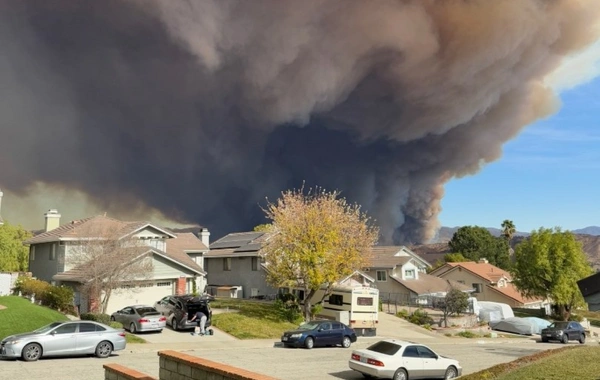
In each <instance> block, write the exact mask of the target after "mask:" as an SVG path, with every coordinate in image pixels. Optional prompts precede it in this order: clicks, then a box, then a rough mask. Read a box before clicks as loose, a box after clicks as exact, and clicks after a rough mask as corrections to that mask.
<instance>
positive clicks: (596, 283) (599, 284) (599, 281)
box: [577, 272, 600, 297]
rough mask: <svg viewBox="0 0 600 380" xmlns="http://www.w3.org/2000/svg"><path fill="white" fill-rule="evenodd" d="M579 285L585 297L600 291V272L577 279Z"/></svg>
mask: <svg viewBox="0 0 600 380" xmlns="http://www.w3.org/2000/svg"><path fill="white" fill-rule="evenodd" d="M577 286H578V287H579V290H580V291H581V295H582V296H584V297H588V296H591V295H594V294H596V293H600V272H598V273H596V274H593V275H591V276H589V277H586V278H584V279H581V280H579V281H577Z"/></svg>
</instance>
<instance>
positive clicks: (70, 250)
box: [25, 210, 209, 314]
mask: <svg viewBox="0 0 600 380" xmlns="http://www.w3.org/2000/svg"><path fill="white" fill-rule="evenodd" d="M60 216H61V215H60V214H59V213H58V211H56V210H49V211H48V212H47V213H46V214H45V218H46V219H45V221H46V223H45V229H44V231H43V232H41V233H40V234H38V235H36V236H34V237H32V238H30V239H29V240H27V241H25V244H29V271H30V272H31V273H32V275H33V276H34V277H36V278H38V279H40V280H44V281H47V282H50V283H53V284H56V285H61V284H62V285H67V286H70V287H73V288H74V290H75V300H74V302H75V305H76V306H78V307H79V310H80V312H87V311H88V310H89V309H90V306H91V305H90V302H91V301H90V300H88V299H87V297H86V296H85V295H84V294H80V293H79V292H78V290H79V284H81V283H84V282H85V281H87V280H88V279H86V278H85V276H84V275H83V273H85V271H84V270H82V268H80V266H81V265H83V264H81V265H77V266H75V265H73V262H74V261H73V257H74V255H78V252H79V251H81V249H82V248H79V247H81V246H84V247H85V244H87V245H90V244H93V243H89V242H90V241H94V240H102V239H107V238H106V237H102V236H98V234H100V232H101V231H106V230H111V231H115V233H114V235H113V236H111V237H110V238H111V239H112V238H115V239H119V240H120V239H128V241H130V242H132V243H133V242H135V246H134V247H132V248H131V249H135V250H136V252H138V253H139V255H138V256H139V257H147V258H150V259H151V262H152V266H151V267H152V273H149V276H148V277H147V278H145V279H144V280H143V281H139V282H136V283H127V284H123V285H122V286H120V287H119V288H117V289H115V290H113V292H112V294H111V296H110V299H109V302H108V305H107V310H106V311H107V313H109V314H110V313H112V312H114V311H117V310H119V309H121V308H124V307H126V306H129V305H132V304H150V305H153V304H154V302H156V301H158V300H160V299H161V298H163V297H165V296H168V295H172V294H176V293H191V292H192V290H193V289H194V288H196V289H197V291H200V292H201V291H203V290H204V287H205V285H206V281H205V276H206V272H205V271H204V269H203V265H204V263H203V259H204V255H205V254H206V253H207V252H208V244H209V242H208V236H209V232H208V230H206V229H202V230H201V231H200V233H199V235H200V238H199V237H197V236H196V235H194V234H193V233H174V232H172V231H170V230H168V229H166V228H163V227H160V226H157V225H154V224H152V223H148V222H124V221H120V220H117V219H113V218H109V217H107V216H104V215H98V216H94V217H90V218H85V219H80V220H74V221H71V222H69V223H67V224H62V225H61V223H60ZM94 235H95V236H94ZM202 239H204V240H205V241H204V242H203V241H202ZM90 246H91V245H90ZM79 255H80V253H79ZM194 283H195V285H196V286H194Z"/></svg>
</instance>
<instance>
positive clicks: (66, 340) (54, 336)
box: [0, 321, 126, 362]
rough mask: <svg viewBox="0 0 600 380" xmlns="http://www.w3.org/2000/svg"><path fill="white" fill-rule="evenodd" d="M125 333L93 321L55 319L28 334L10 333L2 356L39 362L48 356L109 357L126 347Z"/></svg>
mask: <svg viewBox="0 0 600 380" xmlns="http://www.w3.org/2000/svg"><path fill="white" fill-rule="evenodd" d="M125 345H126V343H125V332H124V331H123V330H122V329H113V328H112V327H109V326H106V325H104V324H102V323H98V322H92V321H76V322H53V323H50V324H49V325H47V326H44V327H41V328H39V329H37V330H34V331H32V332H29V333H25V334H17V335H11V336H8V337H6V338H4V339H2V341H1V342H0V358H12V359H18V358H22V359H23V360H25V361H28V362H32V361H36V360H38V359H39V358H41V357H48V356H75V355H87V354H93V355H96V356H97V357H99V358H107V357H109V356H110V354H111V353H112V352H113V351H119V350H124V349H125Z"/></svg>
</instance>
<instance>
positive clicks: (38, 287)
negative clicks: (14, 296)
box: [15, 276, 51, 300]
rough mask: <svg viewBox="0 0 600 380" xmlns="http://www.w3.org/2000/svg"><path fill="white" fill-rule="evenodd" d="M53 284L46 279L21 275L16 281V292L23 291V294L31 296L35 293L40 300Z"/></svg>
mask: <svg viewBox="0 0 600 380" xmlns="http://www.w3.org/2000/svg"><path fill="white" fill-rule="evenodd" d="M50 286H51V285H50V284H49V283H47V282H46V281H41V280H38V279H35V278H32V277H28V276H20V277H19V278H17V281H16V282H15V292H16V293H19V292H21V295H23V296H26V297H30V296H32V295H35V299H36V300H39V299H42V298H43V297H44V293H46V291H47V290H48V288H49V287H50Z"/></svg>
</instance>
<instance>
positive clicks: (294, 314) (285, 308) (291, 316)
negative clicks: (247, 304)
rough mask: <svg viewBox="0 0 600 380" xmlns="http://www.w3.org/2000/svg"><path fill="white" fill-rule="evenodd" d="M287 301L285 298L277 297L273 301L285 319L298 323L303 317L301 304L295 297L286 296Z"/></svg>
mask: <svg viewBox="0 0 600 380" xmlns="http://www.w3.org/2000/svg"><path fill="white" fill-rule="evenodd" d="M286 299H287V301H284V300H283V299H281V298H280V299H277V300H275V302H274V303H273V306H274V307H275V309H276V310H277V311H278V313H279V315H280V317H281V318H282V319H283V320H286V321H288V322H292V323H297V322H298V321H300V320H301V319H303V315H302V311H301V310H300V305H298V302H296V300H295V299H293V298H292V299H290V298H286Z"/></svg>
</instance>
